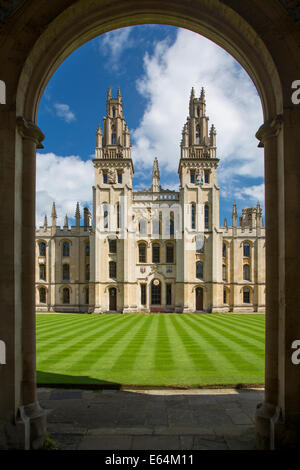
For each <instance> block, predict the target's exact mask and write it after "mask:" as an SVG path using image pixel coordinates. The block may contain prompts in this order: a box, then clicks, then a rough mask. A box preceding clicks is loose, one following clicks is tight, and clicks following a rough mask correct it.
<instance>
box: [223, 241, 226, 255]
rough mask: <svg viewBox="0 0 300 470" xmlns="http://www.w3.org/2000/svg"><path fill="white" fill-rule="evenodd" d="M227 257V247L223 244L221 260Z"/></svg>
mask: <svg viewBox="0 0 300 470" xmlns="http://www.w3.org/2000/svg"><path fill="white" fill-rule="evenodd" d="M226 255H227V246H226V243H223V258H226Z"/></svg>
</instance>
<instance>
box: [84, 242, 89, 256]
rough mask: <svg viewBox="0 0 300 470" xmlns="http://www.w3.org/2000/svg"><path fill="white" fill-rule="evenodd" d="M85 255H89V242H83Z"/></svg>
mask: <svg viewBox="0 0 300 470" xmlns="http://www.w3.org/2000/svg"><path fill="white" fill-rule="evenodd" d="M85 256H90V242H86V244H85Z"/></svg>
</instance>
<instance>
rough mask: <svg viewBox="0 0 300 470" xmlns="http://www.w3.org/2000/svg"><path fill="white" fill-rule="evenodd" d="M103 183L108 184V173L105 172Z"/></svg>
mask: <svg viewBox="0 0 300 470" xmlns="http://www.w3.org/2000/svg"><path fill="white" fill-rule="evenodd" d="M103 183H104V184H107V173H106V171H105V172H103Z"/></svg>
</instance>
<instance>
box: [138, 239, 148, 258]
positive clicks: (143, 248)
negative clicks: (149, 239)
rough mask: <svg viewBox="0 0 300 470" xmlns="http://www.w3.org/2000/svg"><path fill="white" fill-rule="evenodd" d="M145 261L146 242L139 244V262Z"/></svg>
mask: <svg viewBox="0 0 300 470" xmlns="http://www.w3.org/2000/svg"><path fill="white" fill-rule="evenodd" d="M146 262H147V245H146V243H140V244H139V263H146Z"/></svg>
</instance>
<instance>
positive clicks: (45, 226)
mask: <svg viewBox="0 0 300 470" xmlns="http://www.w3.org/2000/svg"><path fill="white" fill-rule="evenodd" d="M47 228H48V219H47V215H45V217H44V229H45V230H47Z"/></svg>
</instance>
